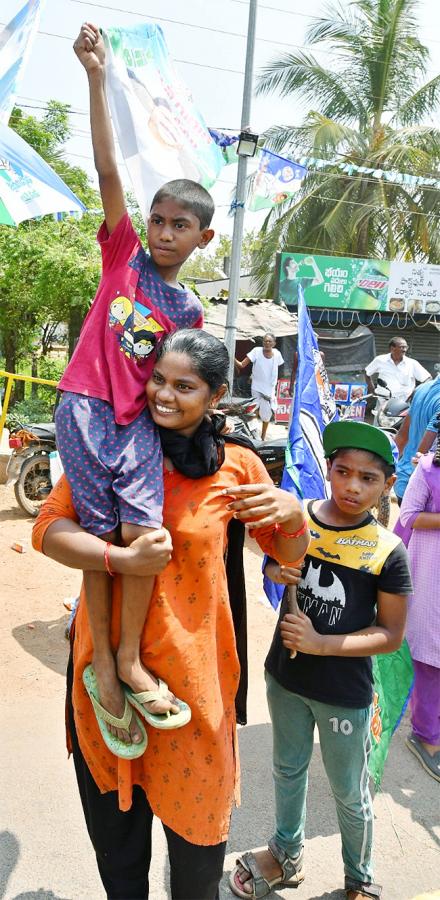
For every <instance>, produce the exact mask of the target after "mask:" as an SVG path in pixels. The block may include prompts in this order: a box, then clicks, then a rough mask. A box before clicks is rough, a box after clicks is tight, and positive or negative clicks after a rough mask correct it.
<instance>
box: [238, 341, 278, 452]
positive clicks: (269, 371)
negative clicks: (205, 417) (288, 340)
mask: <svg viewBox="0 0 440 900" xmlns="http://www.w3.org/2000/svg"><path fill="white" fill-rule="evenodd" d="M275 344H276V338H275V336H274V335H273V334H269V333H268V334H265V335H264V337H263V346H262V347H253V349H252V350H250V351H249V353H248V354H247V356H245V358H244V359H243V360H242V361H241V362H239V360H238V359H236V360H235V366H236V368H237V369H238V370H239V371H240V372H242V371H243V369H245V368H246V366H249V365H250V363H252V380H251V391H252V396H253V397H254V398H255V400H258V412H259V416H260V419H261V423H262V424H261V440H262V441H264V440H265V438H266V432H267V426H268V425H269V422H270V420H271V418H272V413H273V412H275V409H276V399H275V389H276V386H277V381H278V368H279V366H282V365H283V362H284V359H283V357H282V356H281V353H280V351H279V350H276V348H275Z"/></svg>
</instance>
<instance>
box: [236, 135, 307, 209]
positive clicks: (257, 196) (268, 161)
mask: <svg viewBox="0 0 440 900" xmlns="http://www.w3.org/2000/svg"><path fill="white" fill-rule="evenodd" d="M306 175H307V169H306V168H305V166H300V165H298V163H295V162H292V160H290V159H284V158H283V157H282V156H277V154H276V153H271V151H270V150H262V151H261V154H260V158H259V166H258V170H257V172H256V173H255V175H254V176H253V178H252V181H251V191H250V194H249V199H248V202H247V208H248V209H249V210H251V211H253V212H256V211H257V210H259V209H270V208H271V207H272V206H275V205H276V204H277V203H282V202H283V201H284V200H287V198H288V197H290V196H291V195H292V194H294V193H296V191H297V190H299V188H300V187H301V182H302V180H303V178H305V176H306Z"/></svg>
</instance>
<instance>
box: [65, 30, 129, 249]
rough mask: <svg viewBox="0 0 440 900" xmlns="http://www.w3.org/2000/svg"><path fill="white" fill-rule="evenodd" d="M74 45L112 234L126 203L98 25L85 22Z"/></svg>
mask: <svg viewBox="0 0 440 900" xmlns="http://www.w3.org/2000/svg"><path fill="white" fill-rule="evenodd" d="M73 49H74V50H75V53H76V55H77V57H78V59H79V61H80V63H81V64H82V65H83V66H84V68H85V70H86V72H87V77H88V80H89V92H90V127H91V132H92V144H93V155H94V160H95V168H96V171H97V173H98V178H99V188H100V191H101V199H102V205H103V207H104V216H105V221H106V225H107V230H108V232H109V234H111V233H112V231H114V229H115V228H116V225H117V224H118V222H119V221H120V220H121V219H122V216H123V215H124V213H125V211H126V206H125V199H124V191H123V188H122V182H121V179H120V176H119V172H118V167H117V165H116V155H115V143H114V138H113V131H112V125H111V121H110V114H109V109H108V104H107V97H106V93H105V46H104V40H103V37H102V35H101V33H100V31H99V29H98V28H96V26H95V25H92V24H91V23H90V22H85V23H84V24H83V25H82V26H81V31H80V33H79V35H78V37H77V39H76V41H75V43H74V45H73Z"/></svg>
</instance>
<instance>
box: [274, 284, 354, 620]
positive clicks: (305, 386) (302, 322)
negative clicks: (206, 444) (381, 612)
mask: <svg viewBox="0 0 440 900" xmlns="http://www.w3.org/2000/svg"><path fill="white" fill-rule="evenodd" d="M297 354H298V364H297V370H296V378H295V393H294V398H293V409H292V418H291V421H290V427H289V435H288V439H287V447H286V465H285V467H284V472H283V477H282V480H281V487H282V488H284V489H285V490H286V491H290V492H291V493H293V494H295V495H296V496H297V497H298V498H299V499H301V500H303V499H304V498H308V499H318V498H322V497H327V496H328V482H327V481H326V472H327V463H326V461H325V458H324V448H323V446H322V432H323V431H324V428H325V426H326V425H328V423H329V422H332V421H334V420H335V419H336V418H337V411H336V404H335V401H334V397H333V396H332V394H331V392H330V383H329V380H328V376H327V372H326V369H325V366H324V362H323V359H322V356H321V354H320V352H319V349H318V342H317V340H316V335H315V332H314V331H313V327H312V323H311V321H310V316H309V313H308V309H307V306H306V302H305V300H304V292H303V289H302V287H301V285H300V286H299V287H298V344H297ZM264 589H265V592H266V595H267V597H268V599H269V602H270V603H271V605H272V606H273V607H274V609H276V608H277V606H278V604H279V602H280V600H281V597H282V595H283V590H284V588H283V586H282V585H278V584H274V583H273V582H272V581H270V579H269V578H267V577H266V576H264Z"/></svg>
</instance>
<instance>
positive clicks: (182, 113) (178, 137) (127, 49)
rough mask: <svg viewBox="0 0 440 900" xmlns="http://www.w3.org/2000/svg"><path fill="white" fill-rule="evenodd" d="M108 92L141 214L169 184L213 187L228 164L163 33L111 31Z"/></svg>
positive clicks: (142, 28) (153, 28) (141, 28)
mask: <svg viewBox="0 0 440 900" xmlns="http://www.w3.org/2000/svg"><path fill="white" fill-rule="evenodd" d="M104 38H105V41H106V48H107V53H106V78H107V93H108V99H109V104H110V110H111V114H112V120H113V124H114V127H115V130H116V134H117V137H118V141H119V145H120V148H121V152H122V155H123V157H124V160H125V164H126V166H127V169H128V174H129V176H130V180H131V183H132V186H133V191H134V193H135V196H136V200H137V202H138V204H139V207H140V209H141V212H142V215H143V216H144V217H146V216H147V215H148V213H149V211H150V206H151V201H152V199H153V196H154V194H155V193H156V191H157V190H158V189H159V188H160V187H162V185H163V184H164V183H165V182H166V181H171V180H173V179H175V178H190V179H192V180H193V181H197V182H199V183H200V184H202V185H203V186H204V187H206V188H209V187H210V186H211V185H212V184H213V183H214V182H215V181H216V179H217V177H218V174H219V172H220V170H221V169H222V167H223V165H224V159H223V155H222V152H221V149H220V147H218V146H217V144H216V143H215V141H214V140H213V139H212V137H211V135H210V133H209V131H208V128H207V126H206V124H205V122H204V120H203V118H202V116H201V115H200V113H199V112H198V110H197V108H196V106H195V104H194V101H193V99H192V97H191V94H190V92H189V90H188V88H187V87H186V86H185V84H184V83H183V82H182V81H181V79H180V78H179V77H178V75H177V73H176V72H175V70H174V66H173V63H172V61H171V59H170V56H169V54H168V50H167V47H166V44H165V39H164V35H163V32H162V29H161V28H160V27H159V26H158V25H154V24H141V25H137V26H134V27H132V28H109V29H108V31H107V32H106V33H105V34H104Z"/></svg>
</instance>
